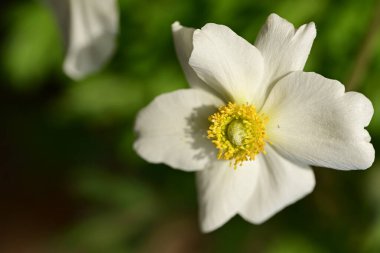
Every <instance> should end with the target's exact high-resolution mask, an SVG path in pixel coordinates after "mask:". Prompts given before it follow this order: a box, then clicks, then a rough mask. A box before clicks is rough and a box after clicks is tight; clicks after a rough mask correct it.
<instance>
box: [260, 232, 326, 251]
mask: <svg viewBox="0 0 380 253" xmlns="http://www.w3.org/2000/svg"><path fill="white" fill-rule="evenodd" d="M266 252H267V253H294V252H302V253H325V252H328V251H325V250H324V249H323V248H322V247H321V244H320V243H318V244H317V243H314V242H311V241H309V240H308V238H306V237H304V236H302V235H296V234H292V235H288V236H285V237H283V238H277V240H275V241H274V242H273V243H271V244H270V245H269V249H268V250H267V251H266Z"/></svg>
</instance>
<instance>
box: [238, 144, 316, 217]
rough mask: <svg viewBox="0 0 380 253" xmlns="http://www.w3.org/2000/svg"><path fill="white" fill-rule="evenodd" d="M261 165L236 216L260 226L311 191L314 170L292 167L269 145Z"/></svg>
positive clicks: (313, 181) (313, 182)
mask: <svg viewBox="0 0 380 253" xmlns="http://www.w3.org/2000/svg"><path fill="white" fill-rule="evenodd" d="M265 149H266V151H267V154H266V155H264V156H263V159H264V164H263V165H262V166H261V167H260V168H258V175H257V177H258V180H257V183H256V185H255V188H254V189H253V193H252V194H251V196H250V197H249V200H248V201H247V203H246V204H245V205H244V206H243V208H241V210H240V211H239V214H240V215H241V216H242V217H243V218H244V219H245V220H247V221H249V222H252V223H255V224H260V223H262V222H264V221H266V220H267V219H269V218H270V217H271V216H273V215H274V214H276V213H277V212H279V211H280V210H282V209H283V208H285V207H286V206H288V205H290V204H293V203H294V202H296V201H297V200H299V199H301V198H303V197H304V196H306V195H307V194H309V193H310V192H312V191H313V189H314V186H315V178H314V172H313V170H312V169H311V168H310V167H309V166H306V165H298V164H296V163H293V162H291V161H289V160H287V159H285V158H283V157H282V156H281V155H279V154H278V153H277V152H276V151H275V150H274V149H273V148H272V147H270V146H269V145H268V146H267V147H266V148H265Z"/></svg>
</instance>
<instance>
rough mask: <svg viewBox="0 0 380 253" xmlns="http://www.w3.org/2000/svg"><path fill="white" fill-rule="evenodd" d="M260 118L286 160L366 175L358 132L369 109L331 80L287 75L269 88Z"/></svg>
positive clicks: (362, 133)
mask: <svg viewBox="0 0 380 253" xmlns="http://www.w3.org/2000/svg"><path fill="white" fill-rule="evenodd" d="M263 112H265V113H266V114H267V115H268V116H269V118H270V120H269V123H268V125H267V134H268V136H269V139H270V141H271V142H272V143H273V146H274V147H275V148H276V150H278V151H280V152H281V153H282V154H283V155H285V156H286V157H288V158H289V159H292V160H296V161H299V162H302V163H304V164H310V165H316V166H323V167H329V168H335V169H342V170H349V169H366V168H368V167H370V166H371V165H372V163H373V161H374V156H375V151H374V148H373V146H372V144H371V143H370V139H371V138H370V136H369V134H368V132H367V131H366V130H365V129H364V127H366V126H367V125H368V124H369V122H370V120H371V118H372V115H373V107H372V104H371V102H370V101H369V100H368V99H367V98H366V97H365V96H364V95H362V94H360V93H357V92H347V93H345V92H344V86H343V85H342V84H341V83H340V82H338V81H336V80H331V79H327V78H324V77H323V76H321V75H318V74H315V73H305V72H301V71H297V72H293V73H291V74H289V75H287V76H286V77H284V78H283V79H281V80H280V81H279V82H278V83H277V84H276V85H275V87H274V88H273V89H272V91H271V93H270V94H269V97H268V99H267V101H266V102H265V105H264V107H263Z"/></svg>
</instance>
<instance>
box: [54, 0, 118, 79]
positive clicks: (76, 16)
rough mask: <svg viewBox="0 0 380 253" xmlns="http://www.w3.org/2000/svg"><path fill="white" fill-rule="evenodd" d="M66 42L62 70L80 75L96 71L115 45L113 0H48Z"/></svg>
mask: <svg viewBox="0 0 380 253" xmlns="http://www.w3.org/2000/svg"><path fill="white" fill-rule="evenodd" d="M49 2H50V3H51V6H52V7H53V10H54V12H55V13H56V16H57V17H58V21H59V25H60V28H61V30H62V34H63V37H64V42H65V46H66V57H65V61H64V66H63V68H64V71H65V73H66V74H67V75H68V76H70V77H71V78H74V79H80V78H83V77H85V76H86V75H88V74H90V73H93V72H95V71H97V70H98V69H99V68H100V67H102V66H103V64H104V63H105V62H106V61H107V60H108V59H109V58H110V56H111V55H112V53H113V51H114V48H115V37H116V34H117V31H118V26H119V15H118V10H117V1H116V0H49Z"/></svg>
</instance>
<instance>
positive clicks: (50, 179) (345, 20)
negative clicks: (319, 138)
mask: <svg viewBox="0 0 380 253" xmlns="http://www.w3.org/2000/svg"><path fill="white" fill-rule="evenodd" d="M119 7H120V33H119V36H118V47H117V51H116V53H115V55H114V57H113V58H112V59H111V60H110V62H109V64H107V65H106V67H105V68H104V69H102V70H101V71H100V72H98V73H96V74H94V75H92V76H90V77H88V78H86V79H84V80H82V81H78V82H75V81H73V80H70V79H69V78H67V77H66V76H65V75H64V74H63V73H62V70H61V67H62V62H63V57H64V49H63V47H62V43H61V40H60V35H59V32H58V29H57V27H56V24H55V22H54V18H53V16H52V14H51V12H50V10H49V9H48V8H46V6H45V5H44V4H43V3H42V2H39V1H30V0H29V1H27V0H25V1H21V0H18V1H3V2H2V3H1V10H0V33H1V34H0V35H1V43H0V54H1V61H0V76H1V81H0V82H1V85H0V115H1V123H0V151H1V152H0V203H1V204H0V252H6V253H8V252H16V253H23V252H27V253H30V252H38V253H39V252H70V253H72V252H73V253H76V252H78V253H82V252H83V253H86V252H89V253H93V252H94V253H103V252H107V253H123V252H165V253H167V252H168V253H176V252H181V253H187V252H218V253H224V252H226V253H227V252H259V253H260V252H268V253H292V252H303V253H325V252H368V253H376V252H380V164H379V163H378V162H377V161H376V160H375V163H374V165H373V166H372V167H371V168H370V169H368V170H366V171H351V172H343V171H335V170H330V169H324V168H323V169H321V168H317V169H315V173H316V179H317V185H316V188H315V190H314V192H313V193H312V194H310V195H309V196H307V197H306V198H304V199H302V200H301V201H299V202H297V203H296V204H294V205H292V206H290V207H288V208H286V209H285V210H283V211H282V212H280V213H278V214H277V215H275V216H274V217H273V218H272V219H270V220H269V221H267V222H266V223H264V224H262V225H260V226H257V225H252V224H249V223H248V222H245V221H243V219H241V218H240V217H235V218H233V219H232V220H231V221H230V222H228V223H227V224H226V225H224V226H223V227H222V228H221V229H219V230H217V231H215V232H213V233H211V234H206V235H204V234H201V233H200V231H199V227H198V220H197V219H198V217H197V210H198V207H197V198H196V189H195V184H194V174H192V173H186V172H180V171H177V170H172V169H170V168H169V167H167V166H165V165H152V164H149V163H147V162H145V161H144V160H142V159H141V158H139V157H138V156H137V155H136V153H135V152H134V151H133V150H132V143H133V140H134V133H133V124H134V119H135V115H136V113H137V112H138V110H139V109H141V108H142V107H144V106H145V105H147V104H148V103H149V101H151V100H152V99H153V98H154V97H155V96H157V95H159V94H161V93H164V92H168V91H173V90H176V89H179V88H184V87H187V84H186V80H185V78H184V75H183V73H182V70H181V68H180V65H179V63H178V62H177V58H176V55H175V51H174V46H173V41H172V35H171V29H170V25H171V24H172V23H173V22H174V21H176V20H178V21H180V22H181V23H182V24H184V25H186V26H191V27H198V28H199V27H202V26H203V25H204V24H206V23H208V22H215V23H221V24H225V25H227V26H229V27H231V28H232V29H233V30H234V31H235V32H237V33H238V34H239V35H241V36H242V37H244V38H245V39H247V40H248V41H250V42H254V40H255V37H256V35H257V33H258V31H259V29H260V27H261V25H262V24H263V23H264V21H265V19H266V17H267V16H268V15H269V14H270V13H272V12H275V13H277V14H279V15H280V16H282V17H284V18H286V19H288V20H289V21H290V22H292V23H294V24H295V25H296V26H300V25H301V24H304V23H306V22H310V21H314V22H315V23H316V26H317V38H316V40H315V41H314V46H313V48H312V51H311V54H310V57H309V60H308V63H307V65H306V68H305V69H306V70H307V71H314V72H317V73H320V74H322V75H324V76H325V77H329V78H332V79H337V80H340V81H342V82H343V83H345V84H349V87H348V89H354V90H358V91H360V92H363V93H364V94H365V95H366V96H368V97H369V98H370V99H371V101H372V103H373V104H374V107H375V114H374V117H373V119H372V122H371V124H370V126H369V128H368V129H369V132H370V134H371V136H372V142H373V143H374V146H375V148H379V147H380V146H379V145H380V143H379V141H380V113H379V111H380V20H379V17H380V4H379V1H377V2H376V1H372V0H361V1H357V0H348V1H343V0H341V1H332V0H320V1H301V0H295V1H291V0H283V1H261V0H239V1H237V0H205V1H201V0H193V1H191V0H182V1H174V0H155V1H148V0H120V1H119ZM355 80H356V81H355Z"/></svg>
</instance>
